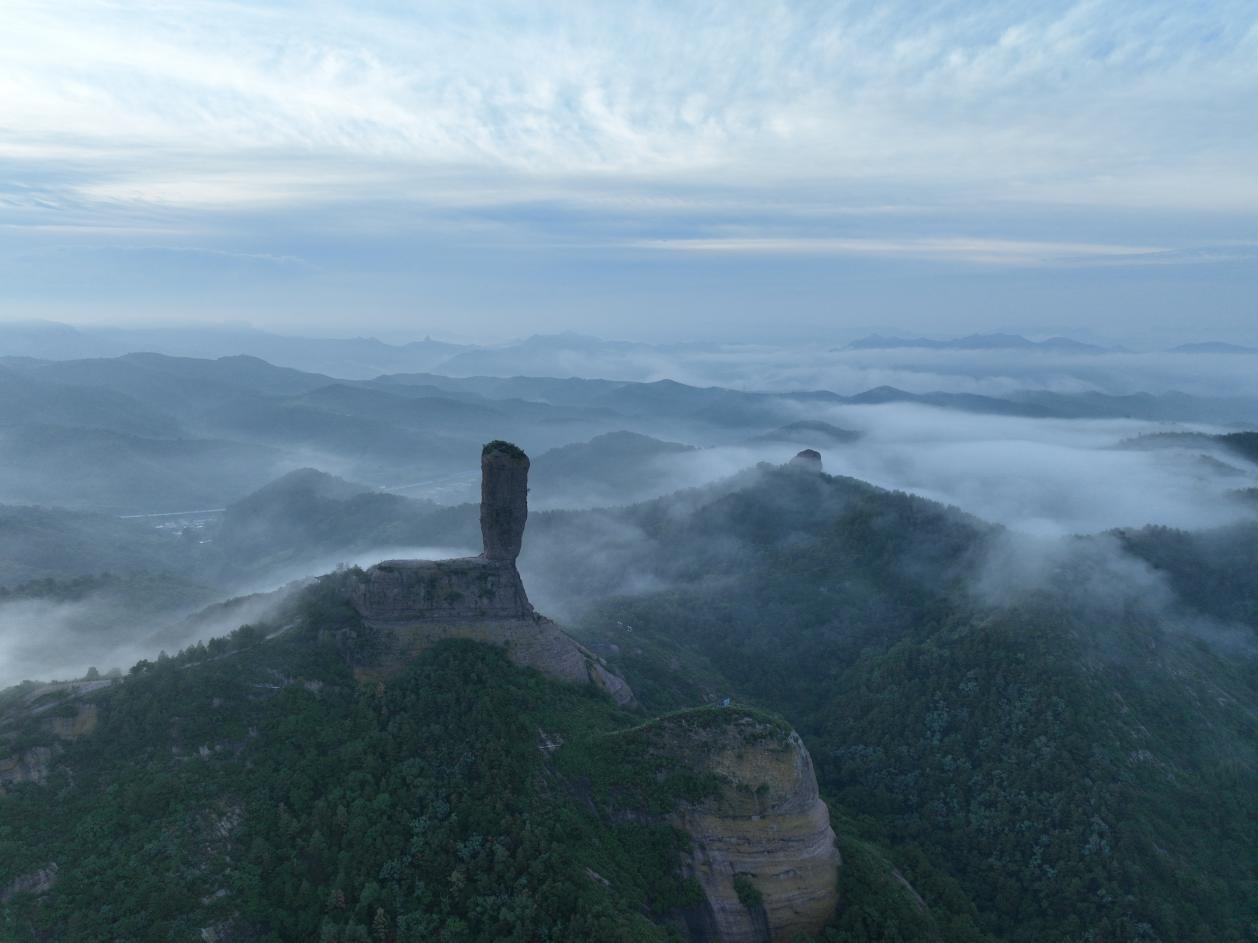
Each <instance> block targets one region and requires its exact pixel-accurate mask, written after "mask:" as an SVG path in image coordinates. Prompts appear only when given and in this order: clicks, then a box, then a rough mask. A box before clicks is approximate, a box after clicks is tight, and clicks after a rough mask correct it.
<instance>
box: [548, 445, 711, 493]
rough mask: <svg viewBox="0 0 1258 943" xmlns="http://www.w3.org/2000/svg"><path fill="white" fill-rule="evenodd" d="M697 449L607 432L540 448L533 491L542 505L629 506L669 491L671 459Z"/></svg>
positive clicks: (672, 478)
mask: <svg viewBox="0 0 1258 943" xmlns="http://www.w3.org/2000/svg"><path fill="white" fill-rule="evenodd" d="M693 451H695V449H694V447H693V446H690V445H683V444H681V443H679V442H662V441H660V440H659V439H653V438H651V437H650V436H644V435H639V434H637V433H635V432H609V433H606V434H605V435H600V436H595V437H594V438H593V439H591V440H590V441H589V442H578V443H574V444H572V445H565V446H563V447H561V448H557V449H551V450H550V451H549V452H543V453H542V454H541V455H539V456H537V458H535V459H534V460H533V473H532V474H533V478H532V481H533V493H534V495H535V498H536V501H537V502H538V504H539V505H541V506H552V507H574V506H578V505H582V504H629V503H632V502H634V501H639V500H642V499H643V498H645V497H652V496H654V495H657V494H660V493H662V492H666V491H671V490H672V487H671V485H672V482H673V481H675V480H676V477H677V472H676V467H675V466H674V465H671V464H669V461H668V460H669V459H670V458H674V457H676V456H679V455H684V454H686V453H688V452H693Z"/></svg>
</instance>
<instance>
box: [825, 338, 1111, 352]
mask: <svg viewBox="0 0 1258 943" xmlns="http://www.w3.org/2000/svg"><path fill="white" fill-rule="evenodd" d="M902 347H916V348H925V349H927V350H1055V351H1065V352H1067V353H1098V354H1099V353H1109V352H1112V351H1121V350H1124V348H1122V347H1101V346H1098V345H1096V344H1085V343H1083V342H1082V341H1076V340H1072V339H1070V338H1069V337H1050V338H1048V339H1047V340H1042V341H1033V340H1029V339H1028V338H1025V337H1023V336H1022V335H1021V334H969V335H966V336H965V337H956V338H951V339H948V340H932V339H930V338H927V337H884V336H882V335H881V334H870V335H869V336H868V337H862V338H860V339H858V340H854V341H852V342H851V343H850V344H848V345H847V346H846V347H844V348H843V350H895V349H898V348H902Z"/></svg>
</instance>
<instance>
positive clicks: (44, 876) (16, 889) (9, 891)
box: [0, 861, 57, 904]
mask: <svg viewBox="0 0 1258 943" xmlns="http://www.w3.org/2000/svg"><path fill="white" fill-rule="evenodd" d="M56 883H57V863H56V862H55V861H54V862H52V863H51V864H48V865H45V866H44V867H42V868H38V869H36V870H34V871H31V872H29V873H28V874H19V875H18V876H17V877H15V878H14V879H13V880H12V881H10V882H9V883H8V884H6V885H4V887H2V888H0V904H7V903H8V902H9V901H11V900H12V899H13V898H15V897H17V896H18V895H19V894H32V895H35V896H38V895H40V894H47V893H48V892H49V891H50V890H52V888H53V885H54V884H56Z"/></svg>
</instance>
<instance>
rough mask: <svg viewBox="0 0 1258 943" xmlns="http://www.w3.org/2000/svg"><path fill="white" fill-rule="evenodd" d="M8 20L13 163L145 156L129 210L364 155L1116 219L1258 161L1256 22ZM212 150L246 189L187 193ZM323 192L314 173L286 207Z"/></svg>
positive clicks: (984, 13)
mask: <svg viewBox="0 0 1258 943" xmlns="http://www.w3.org/2000/svg"><path fill="white" fill-rule="evenodd" d="M5 19H6V28H5V31H4V36H5V38H4V39H0V46H2V48H3V53H4V55H3V58H2V59H0V101H2V102H3V103H4V108H3V118H2V119H0V122H2V124H3V127H4V128H5V133H4V135H3V140H4V145H3V147H4V151H3V152H4V153H8V154H10V155H18V154H26V155H28V156H33V155H38V154H40V153H41V152H42V153H46V154H48V155H50V156H57V155H64V154H65V153H67V152H69V153H79V154H82V155H92V154H96V153H102V152H103V153H112V152H115V151H117V150H118V149H120V148H121V149H126V150H129V151H131V152H132V154H133V155H134V166H132V167H131V168H129V170H128V172H127V173H126V174H124V175H123V176H122V177H121V178H120V179H114V180H110V181H105V182H103V183H101V184H99V186H100V187H102V188H104V190H105V192H107V193H108V194H109V195H110V196H112V197H114V198H118V197H119V196H125V197H127V198H135V199H141V200H157V201H163V200H172V199H188V200H189V201H191V202H192V203H194V204H199V203H201V202H203V201H204V200H206V199H209V198H211V197H213V198H216V199H223V200H227V201H230V200H234V199H246V200H248V199H252V198H253V190H254V183H256V176H255V172H256V168H253V167H251V166H250V163H251V162H250V157H251V156H252V157H255V158H257V159H260V160H261V159H264V158H265V159H267V160H270V159H273V158H274V157H275V156H276V155H282V154H285V153H287V154H289V155H290V156H293V157H295V158H306V159H309V158H311V157H316V156H317V157H321V158H324V159H326V160H328V161H329V163H330V165H331V166H332V167H333V168H335V170H336V172H337V173H338V175H339V177H340V181H341V183H342V185H343V186H344V185H350V184H351V182H352V181H353V180H354V174H353V173H352V172H351V169H350V165H349V164H347V163H346V161H347V160H349V161H351V162H352V160H353V159H361V160H372V161H379V160H387V161H402V162H406V163H409V164H412V165H414V164H418V165H421V166H429V167H435V166H445V167H448V166H463V167H467V166H477V167H481V168H485V169H511V170H514V171H519V172H523V173H525V174H529V175H535V176H540V177H552V176H554V175H557V174H604V173H616V174H620V173H625V172H632V173H639V174H648V175H664V176H669V177H685V176H686V175H691V174H700V175H704V176H705V177H708V178H709V179H710V178H711V176H712V175H717V176H718V177H720V178H721V179H725V180H728V181H733V182H740V183H746V182H748V181H751V180H759V181H765V180H774V179H779V180H785V179H792V178H799V177H803V178H807V179H811V180H814V181H829V182H845V181H852V180H856V181H869V180H886V181H889V182H900V183H906V184H914V185H917V186H920V185H922V184H939V183H940V182H944V183H948V184H950V185H953V186H958V185H969V186H979V187H982V188H983V190H984V191H986V192H988V193H990V194H994V195H999V196H1015V197H1017V198H1019V199H1026V198H1034V197H1035V196H1036V195H1037V194H1038V193H1039V192H1040V190H1041V189H1042V190H1043V192H1045V193H1048V194H1056V193H1058V192H1060V191H1061V190H1062V189H1063V188H1067V189H1070V190H1071V192H1073V193H1075V194H1076V196H1077V197H1078V198H1081V199H1088V200H1090V201H1093V202H1102V203H1104V202H1106V201H1107V200H1108V199H1109V198H1110V197H1111V196H1112V194H1113V193H1114V186H1113V184H1114V182H1115V180H1116V179H1117V180H1119V181H1121V183H1122V185H1123V187H1124V188H1125V189H1127V190H1130V189H1131V188H1132V187H1133V186H1134V187H1135V188H1136V189H1137V191H1138V192H1139V196H1140V198H1141V199H1155V200H1156V199H1157V192H1156V190H1157V189H1159V187H1156V186H1155V187H1152V188H1151V189H1152V190H1153V191H1154V192H1149V191H1148V190H1141V189H1140V188H1139V184H1138V181H1140V180H1141V179H1144V178H1152V179H1156V180H1164V179H1165V176H1166V174H1167V172H1168V166H1169V167H1170V168H1171V175H1172V177H1173V170H1174V168H1175V167H1178V166H1184V167H1185V168H1186V169H1187V170H1188V171H1189V172H1190V173H1192V174H1193V182H1194V184H1195V186H1194V187H1193V188H1192V189H1193V190H1194V191H1196V194H1197V195H1196V197H1195V198H1196V199H1200V200H1204V201H1207V202H1209V201H1210V200H1211V198H1212V195H1214V194H1217V193H1218V192H1219V191H1220V190H1221V189H1223V188H1224V187H1227V186H1228V184H1229V183H1232V182H1240V181H1242V180H1243V179H1245V178H1251V177H1252V174H1249V173H1248V168H1249V165H1250V164H1251V160H1250V158H1252V156H1253V153H1254V148H1255V145H1256V144H1258V131H1255V130H1254V125H1255V122H1253V121H1252V118H1253V111H1252V102H1253V96H1254V94H1255V91H1256V90H1258V38H1256V37H1258V29H1256V28H1255V23H1256V22H1258V10H1256V9H1255V8H1254V7H1253V6H1252V4H1247V3H1237V2H1232V3H1228V2H1216V3H1212V4H1209V5H1201V4H1195V5H1184V4H1177V3H1172V2H1169V0H1144V2H1138V3H1136V2H1129V0H1100V2H1098V0H1092V2H1080V3H1067V4H1033V3H1013V4H1009V3H994V2H989V3H966V4H959V3H945V4H935V5H931V6H929V7H924V6H922V5H920V4H915V3H907V2H905V3H894V2H893V3H887V4H879V5H875V6H870V5H866V4H861V3H854V2H849V3H839V4H833V5H824V6H819V5H815V4H808V3H785V2H776V3H773V2H770V3H754V4H737V5H719V4H718V5H706V4H705V5H696V4H671V3H670V4H665V3H648V4H640V5H635V6H633V7H631V8H629V7H620V6H594V5H588V4H576V3H572V4H558V5H549V6H546V7H544V8H539V7H537V6H536V5H532V4H524V3H517V2H501V3H496V4H487V5H477V6H476V7H474V8H473V7H470V6H467V5H445V4H425V5H421V6H420V7H418V8H414V7H409V6H408V7H405V8H403V7H399V6H395V5H390V4H365V5H363V4H348V3H343V4H337V3H333V4H324V5H320V6H319V7H317V8H313V9H312V8H309V7H306V6H305V5H300V6H291V5H287V4H282V3H281V4H244V3H237V2H211V0H200V2H190V3H181V4H169V3H164V2H147V3H144V2H142V3H127V4H118V3H110V2H100V0H96V2H93V0H79V2H69V3H59V4H55V5H54V4H47V3H39V2H24V0H11V2H10V3H9V4H8V8H7V12H6V14H5ZM1246 115H1248V117H1249V119H1250V120H1249V121H1245V120H1244V118H1245V116H1246ZM41 149H43V150H42V151H41ZM144 149H157V153H156V154H153V153H152V151H151V150H150V152H149V154H148V156H147V158H146V156H145V154H144V153H143V150H144ZM194 155H195V156H196V158H197V159H198V160H199V161H200V162H204V161H205V160H206V158H207V157H213V156H214V155H218V157H219V158H220V159H221V160H223V161H227V160H228V159H229V158H230V166H228V167H227V168H224V169H222V171H221V172H220V173H218V174H213V175H209V176H205V175H197V174H193V175H190V176H188V177H187V178H184V176H183V175H182V174H181V173H180V171H179V166H180V165H181V164H183V163H185V162H187V161H188V160H189V159H191V158H193V157H194ZM154 163H160V169H161V170H162V171H164V172H162V173H157V172H156V171H157V170H158V169H159V168H158V167H155V166H153V164H154ZM172 170H173V172H172ZM271 170H272V168H268V172H270V171H271ZM1201 171H1205V174H1202V173H1201ZM236 176H243V177H246V178H248V180H249V183H248V184H247V185H242V184H238V183H234V182H233V178H234V177H236ZM1133 181H1134V183H1133ZM370 182H371V181H370V180H362V179H359V180H358V184H359V185H360V186H362V185H365V184H369V183H370ZM1203 185H1204V186H1203ZM1161 189H1164V188H1161ZM1252 191H1253V188H1252V187H1251V186H1246V187H1245V188H1244V192H1245V195H1246V198H1247V199H1248V198H1249V197H1258V194H1254V193H1253V192H1252ZM319 195H320V187H319V185H318V181H317V180H312V179H308V178H307V179H302V178H300V177H298V179H296V180H295V181H293V182H292V183H291V184H290V185H289V186H288V187H286V188H283V189H282V190H281V191H279V192H277V194H276V198H277V199H278V198H281V197H282V198H285V199H296V198H299V197H301V196H306V197H309V198H317V197H318V196H319ZM1174 196H1175V199H1176V200H1183V199H1184V198H1185V197H1184V194H1182V193H1177V194H1175V195H1174ZM1188 199H1190V200H1191V199H1193V197H1191V196H1190V197H1188Z"/></svg>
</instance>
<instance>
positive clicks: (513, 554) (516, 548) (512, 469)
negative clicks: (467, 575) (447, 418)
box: [480, 441, 529, 563]
mask: <svg viewBox="0 0 1258 943" xmlns="http://www.w3.org/2000/svg"><path fill="white" fill-rule="evenodd" d="M528 482H529V457H528V456H527V455H525V454H524V452H523V450H521V449H519V448H517V447H516V446H514V445H512V444H511V443H510V442H502V441H494V442H490V443H489V444H488V445H486V446H485V448H484V449H482V450H481V457H480V529H481V535H482V537H483V539H484V541H485V553H484V557H485V559H486V560H506V561H510V562H511V563H515V560H516V558H517V557H519V555H520V547H521V546H522V544H523V541H524V525H525V523H526V522H527V521H528V517H529V506H528V493H529V484H528Z"/></svg>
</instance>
